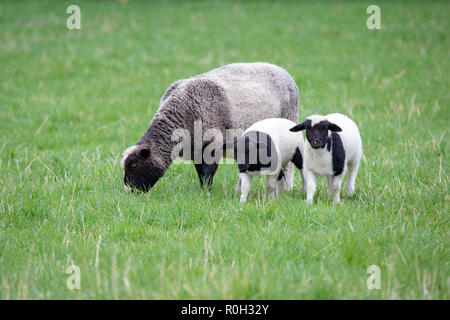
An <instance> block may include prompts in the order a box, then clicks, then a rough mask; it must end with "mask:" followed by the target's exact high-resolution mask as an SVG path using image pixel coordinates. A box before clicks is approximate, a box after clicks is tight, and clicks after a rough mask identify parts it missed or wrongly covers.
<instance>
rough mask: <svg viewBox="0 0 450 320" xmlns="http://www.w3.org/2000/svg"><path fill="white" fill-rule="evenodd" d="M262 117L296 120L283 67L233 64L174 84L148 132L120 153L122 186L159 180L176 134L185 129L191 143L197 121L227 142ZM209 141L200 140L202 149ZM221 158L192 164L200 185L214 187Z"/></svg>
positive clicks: (292, 89) (294, 98) (294, 97)
mask: <svg viewBox="0 0 450 320" xmlns="http://www.w3.org/2000/svg"><path fill="white" fill-rule="evenodd" d="M266 118H285V119H289V120H291V121H294V122H298V89H297V85H296V84H295V81H294V80H293V79H292V77H291V76H290V75H289V73H288V72H287V71H286V70H284V69H283V68H281V67H278V66H276V65H273V64H269V63H264V62H255V63H232V64H228V65H224V66H222V67H220V68H217V69H214V70H211V71H209V72H206V73H203V74H200V75H197V76H194V77H192V78H189V79H182V80H178V81H175V82H174V83H172V84H171V85H170V86H169V88H168V89H167V90H166V92H165V93H164V94H163V96H162V98H161V101H160V105H159V108H158V111H157V112H156V114H155V116H154V118H153V120H152V122H151V123H150V127H149V128H148V130H147V131H146V132H145V133H144V135H143V136H142V137H141V138H140V139H139V141H138V142H137V143H136V145H134V146H132V147H130V148H128V149H127V150H125V152H124V155H123V160H122V166H123V168H124V183H125V186H127V187H131V188H132V189H135V188H137V189H140V190H144V191H147V190H148V189H149V188H151V187H152V186H153V185H154V184H155V183H156V182H157V181H158V179H159V178H160V177H162V175H163V174H164V171H165V170H167V168H168V167H169V166H170V164H171V163H172V161H173V157H172V151H173V149H174V147H175V146H176V144H177V142H176V141H173V140H172V133H173V132H174V131H175V130H180V129H184V130H185V131H186V132H189V134H190V135H191V137H190V138H191V141H194V140H195V137H194V127H195V125H194V123H201V129H202V131H203V132H205V131H207V130H208V129H216V130H218V131H220V132H221V134H222V137H224V138H226V139H228V136H227V133H226V130H228V129H238V130H241V132H242V131H243V130H245V129H246V128H248V127H250V126H251V125H252V124H253V123H255V122H257V121H260V120H263V119H266ZM213 140H214V139H213ZM195 141H197V140H195ZM212 142H213V141H212V140H211V141H208V140H206V141H202V142H201V143H202V148H205V147H206V146H207V145H208V144H210V143H212ZM223 142H224V141H215V144H216V145H218V144H219V143H220V145H222V143H223ZM225 142H229V141H228V140H227V141H225ZM196 143H197V142H196ZM221 156H222V155H221V154H219V153H218V154H217V156H216V158H217V159H216V161H214V163H212V164H211V163H209V164H206V163H195V168H196V170H197V173H198V175H199V179H200V183H201V184H202V185H203V183H205V182H206V184H208V185H209V184H211V183H212V179H213V177H214V174H215V172H216V170H217V166H218V161H219V160H220V157H221ZM191 160H194V159H193V155H192V156H191Z"/></svg>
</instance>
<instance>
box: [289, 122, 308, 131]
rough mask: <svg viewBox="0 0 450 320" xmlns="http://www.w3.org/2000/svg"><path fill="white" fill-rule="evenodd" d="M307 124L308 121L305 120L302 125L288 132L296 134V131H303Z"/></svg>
mask: <svg viewBox="0 0 450 320" xmlns="http://www.w3.org/2000/svg"><path fill="white" fill-rule="evenodd" d="M308 123H309V120H305V121H303V122H302V123H300V124H298V125H296V126H295V127H292V128H290V129H289V131H291V132H298V131H302V130H305V129H306V127H307V126H308Z"/></svg>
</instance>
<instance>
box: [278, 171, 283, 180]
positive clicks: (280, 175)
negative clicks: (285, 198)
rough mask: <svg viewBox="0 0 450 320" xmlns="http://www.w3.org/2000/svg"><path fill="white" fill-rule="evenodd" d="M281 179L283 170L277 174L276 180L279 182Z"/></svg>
mask: <svg viewBox="0 0 450 320" xmlns="http://www.w3.org/2000/svg"><path fill="white" fill-rule="evenodd" d="M283 178H284V172H283V170H280V173H279V174H278V178H277V180H278V181H280V180H281V179H283Z"/></svg>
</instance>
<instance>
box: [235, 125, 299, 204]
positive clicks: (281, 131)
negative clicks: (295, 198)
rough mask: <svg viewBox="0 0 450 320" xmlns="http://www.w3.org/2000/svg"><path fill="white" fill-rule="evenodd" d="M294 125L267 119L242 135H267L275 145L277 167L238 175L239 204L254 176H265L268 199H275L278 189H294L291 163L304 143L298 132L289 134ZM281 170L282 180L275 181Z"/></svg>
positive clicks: (245, 196)
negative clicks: (255, 133)
mask: <svg viewBox="0 0 450 320" xmlns="http://www.w3.org/2000/svg"><path fill="white" fill-rule="evenodd" d="M295 124H296V123H295V122H293V121H290V120H287V119H282V118H269V119H265V120H262V121H258V122H256V123H254V124H253V125H252V126H250V127H249V128H247V129H246V130H245V131H244V133H243V135H245V134H246V133H248V132H251V131H258V132H262V133H265V134H267V135H268V136H269V137H270V138H271V139H272V141H273V143H274V145H275V152H276V153H277V159H279V161H278V163H277V166H276V168H275V169H273V170H270V171H269V170H265V169H264V168H263V169H262V170H261V171H252V172H241V173H239V180H238V183H237V186H236V191H237V192H240V193H241V202H245V201H246V199H247V195H248V192H249V190H250V184H251V181H252V178H253V177H254V176H256V175H266V176H267V180H266V186H267V196H268V198H275V197H276V196H277V195H278V192H279V190H280V189H283V190H292V188H293V187H294V164H293V163H292V162H291V160H292V158H293V157H294V154H295V151H296V149H297V148H298V149H299V151H300V153H302V152H303V148H304V142H303V135H302V134H301V133H299V132H290V131H289V128H292V126H294V125H295ZM281 170H283V174H284V178H283V179H281V180H279V181H277V178H278V175H279V174H280V171H281Z"/></svg>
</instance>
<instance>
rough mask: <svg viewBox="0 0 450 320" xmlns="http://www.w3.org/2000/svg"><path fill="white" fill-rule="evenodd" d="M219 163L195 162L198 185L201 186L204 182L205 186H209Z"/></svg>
mask: <svg viewBox="0 0 450 320" xmlns="http://www.w3.org/2000/svg"><path fill="white" fill-rule="evenodd" d="M218 166H219V165H218V164H217V163H213V164H206V163H201V164H195V170H196V171H197V174H198V178H199V180H200V185H201V186H202V187H203V186H204V185H205V184H206V186H208V187H209V186H210V185H211V184H212V182H213V179H214V175H215V174H216V171H217V167H218Z"/></svg>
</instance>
